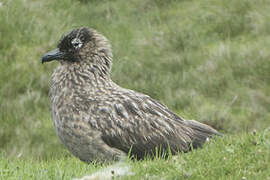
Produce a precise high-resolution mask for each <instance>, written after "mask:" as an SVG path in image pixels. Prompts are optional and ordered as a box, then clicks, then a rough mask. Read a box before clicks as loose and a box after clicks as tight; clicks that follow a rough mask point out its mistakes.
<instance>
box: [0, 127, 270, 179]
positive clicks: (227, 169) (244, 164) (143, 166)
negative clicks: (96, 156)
mask: <svg viewBox="0 0 270 180" xmlns="http://www.w3.org/2000/svg"><path fill="white" fill-rule="evenodd" d="M269 135H270V129H268V130H265V131H262V132H259V133H258V132H257V133H253V134H251V133H250V134H242V135H237V136H236V135H235V136H228V137H225V138H222V139H221V138H219V139H217V140H216V141H210V143H208V144H206V145H205V146H204V147H203V148H202V149H198V150H194V151H192V152H190V153H180V154H179V155H178V156H173V157H169V159H162V158H158V157H157V158H156V159H154V160H150V159H146V160H143V161H134V162H133V161H131V160H127V161H126V162H125V163H126V164H128V165H130V166H131V171H132V173H133V174H132V175H129V176H126V177H123V178H121V179H244V178H246V179H270V172H269V168H270V164H269V162H270V150H269V149H270V141H269V139H267V138H269V137H267V136H269ZM266 137H267V138H266ZM217 152H218V153H217ZM0 160H1V161H0V178H1V179H72V178H78V177H82V176H84V175H87V174H91V173H93V172H95V171H98V170H101V169H102V168H103V167H102V166H101V165H96V166H94V165H93V164H90V165H88V164H85V163H82V162H80V161H79V160H78V159H75V158H74V157H68V156H61V158H57V159H55V158H53V159H50V160H41V161H35V160H21V159H17V160H8V159H6V158H3V159H0Z"/></svg>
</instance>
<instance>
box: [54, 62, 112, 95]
mask: <svg viewBox="0 0 270 180" xmlns="http://www.w3.org/2000/svg"><path fill="white" fill-rule="evenodd" d="M113 85H114V83H113V82H112V80H111V77H110V72H108V71H106V69H104V68H102V67H99V66H95V65H93V64H84V63H73V64H61V65H60V66H59V67H58V68H57V69H56V70H55V71H54V73H53V76H52V86H59V87H60V89H61V87H64V88H69V89H71V90H75V89H85V88H87V89H89V90H90V89H91V90H92V91H95V90H97V91H98V90H99V89H104V88H109V87H111V86H113Z"/></svg>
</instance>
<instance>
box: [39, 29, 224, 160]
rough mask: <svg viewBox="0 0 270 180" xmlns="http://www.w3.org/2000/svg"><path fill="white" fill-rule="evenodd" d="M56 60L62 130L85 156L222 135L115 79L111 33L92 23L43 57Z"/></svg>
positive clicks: (180, 148)
mask: <svg viewBox="0 0 270 180" xmlns="http://www.w3.org/2000/svg"><path fill="white" fill-rule="evenodd" d="M53 60H56V61H58V62H59V66H58V67H57V68H56V69H55V70H54V72H53V74H52V77H51V82H50V91H49V97H50V104H51V106H50V109H51V116H52V120H53V124H54V128H55V131H56V134H57V135H58V137H59V139H60V140H61V142H62V143H63V144H64V145H65V146H66V148H67V149H68V150H69V151H70V152H71V153H72V154H73V155H74V156H76V157H77V158H79V159H80V160H82V161H84V162H87V163H92V162H102V163H104V162H112V161H118V160H121V159H122V158H123V157H127V156H130V157H133V158H135V159H139V160H140V159H144V158H145V157H149V156H150V157H155V156H156V155H157V153H158V152H159V153H163V154H168V153H171V154H172V155H177V154H178V153H179V152H188V151H191V150H192V149H193V148H197V147H201V146H202V145H203V144H204V142H206V141H208V140H209V138H211V137H214V136H219V135H220V133H219V132H218V131H217V130H215V129H214V128H212V127H210V126H208V125H206V124H203V123H200V122H198V121H195V120H185V119H184V118H182V117H180V116H179V115H177V114H176V113H174V112H173V111H171V110H169V109H168V107H167V106H166V105H163V104H162V103H160V102H158V101H157V100H155V99H153V98H151V97H150V96H148V95H145V94H143V93H139V92H136V91H133V90H130V89H125V88H122V87H120V86H119V85H117V84H116V83H115V82H113V80H112V79H111V76H110V75H111V67H112V61H113V55H112V50H111V45H110V43H109V41H108V39H107V38H106V37H105V36H104V35H102V34H101V33H99V32H98V31H96V30H95V29H92V28H88V27H79V28H76V29H73V30H71V31H70V32H68V33H67V34H65V35H64V36H62V38H61V39H60V40H59V42H58V45H57V48H56V49H55V50H52V51H50V52H48V53H46V54H44V55H43V56H42V58H41V61H42V64H43V63H46V62H49V61H53Z"/></svg>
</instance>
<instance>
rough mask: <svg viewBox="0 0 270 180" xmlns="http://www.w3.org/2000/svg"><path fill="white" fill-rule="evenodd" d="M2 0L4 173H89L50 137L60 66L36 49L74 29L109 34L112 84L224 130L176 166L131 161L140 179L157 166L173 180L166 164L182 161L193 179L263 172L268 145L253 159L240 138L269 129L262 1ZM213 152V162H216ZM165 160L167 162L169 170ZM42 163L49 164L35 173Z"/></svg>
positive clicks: (267, 18)
mask: <svg viewBox="0 0 270 180" xmlns="http://www.w3.org/2000/svg"><path fill="white" fill-rule="evenodd" d="M1 2H2V5H1V6H0V15H1V16H0V39H1V43H0V72H1V76H0V124H1V125H0V151H1V156H2V158H1V159H0V164H1V169H2V171H0V173H1V174H0V175H1V176H2V177H5V178H6V177H10V178H12V177H13V175H16V176H17V177H25V179H27V178H28V177H29V176H32V178H33V179H35V176H37V177H38V176H40V177H41V176H44V178H45V179H46V177H49V178H50V174H51V175H52V177H51V179H53V178H54V176H53V174H54V173H53V172H55V173H56V174H55V177H57V178H61V176H62V175H63V174H61V173H63V172H62V170H61V169H62V168H63V171H64V172H65V173H70V174H69V175H67V177H71V176H75V177H77V176H81V175H83V174H84V173H85V174H87V173H89V172H91V171H92V170H93V171H94V170H95V168H94V167H92V166H87V165H85V164H82V163H80V162H78V161H77V160H75V159H73V158H71V157H70V155H69V153H68V152H67V151H66V150H65V148H64V147H63V146H62V145H61V144H60V142H59V140H58V139H57V137H56V135H55V132H54V129H53V126H52V122H51V118H50V114H49V98H48V90H49V86H48V82H49V79H50V74H51V73H52V71H53V69H54V68H55V67H56V66H57V64H56V63H51V64H48V65H46V66H42V65H41V63H40V61H41V60H40V58H41V56H42V55H43V54H44V53H45V52H47V51H48V50H51V49H53V48H54V47H55V45H56V43H57V41H58V39H60V37H61V35H62V34H63V33H65V32H68V31H69V30H71V29H73V28H75V27H78V26H88V27H92V28H95V29H97V30H98V31H100V32H101V33H103V34H104V35H105V36H107V37H108V39H109V40H110V41H111V43H112V47H113V52H114V66H113V72H112V78H113V79H114V81H115V82H117V83H118V84H120V85H121V86H123V87H126V88H131V89H134V90H137V91H140V92H143V93H146V94H149V95H150V96H152V97H153V98H155V99H158V100H159V101H161V102H163V103H164V104H166V105H168V106H169V108H170V109H172V110H173V111H175V112H177V113H178V114H179V115H181V116H183V117H184V118H186V119H196V120H199V121H201V122H204V123H207V124H210V125H212V126H213V127H215V128H217V129H219V130H220V131H222V132H223V133H225V134H226V136H228V137H226V138H225V140H224V141H223V140H221V141H219V142H217V144H215V143H214V144H211V145H210V146H206V147H205V148H204V149H202V150H199V151H196V152H192V153H189V154H185V155H183V156H182V155H181V157H179V158H180V159H179V163H174V161H165V160H156V161H153V162H152V161H147V162H146V163H147V164H148V165H149V168H143V167H144V166H143V164H144V162H138V163H131V164H132V167H133V168H135V169H136V168H137V169H136V173H138V177H144V175H143V173H150V176H154V175H155V173H157V174H159V175H162V172H163V175H162V176H164V177H167V176H168V177H167V178H169V177H170V178H171V179H173V178H174V177H175V178H176V177H178V175H177V174H175V173H177V172H178V171H176V172H175V173H173V172H172V171H174V170H176V169H177V168H178V165H179V164H181V163H180V162H182V160H181V159H182V158H184V160H185V158H186V160H185V162H187V164H186V165H183V166H182V165H181V166H180V167H181V168H183V169H182V170H183V171H184V170H185V171H187V174H189V173H191V174H192V175H191V177H194V178H200V177H199V175H200V174H202V177H206V174H207V173H209V174H211V175H212V176H213V179H214V177H216V178H217V176H218V175H219V176H220V177H221V178H224V179H225V175H229V176H230V175H231V178H233V177H234V176H236V177H241V176H248V172H249V171H250V172H251V177H254V178H255V177H256V176H255V175H260V174H261V176H260V177H261V178H262V179H264V178H263V177H267V174H266V171H265V169H264V167H268V168H269V164H267V163H266V162H267V161H264V160H267V158H268V160H269V147H268V151H267V149H266V147H264V149H263V148H261V152H262V153H261V154H264V155H265V156H266V157H267V158H261V156H259V155H258V156H256V154H257V150H258V149H257V146H253V145H252V144H251V143H249V139H250V136H248V135H245V133H247V132H250V131H252V130H253V129H257V130H258V132H260V133H261V134H262V133H263V132H264V130H265V129H266V128H267V127H269V126H270V93H269V92H270V51H269V49H270V14H269V10H270V3H269V2H268V1H267V0H257V1H254V0H241V1H235V0H227V1H220V0H206V1H195V0H190V1H184V0H182V1H176V0H167V1H164V0H130V1H126V0H114V1H105V0H100V1H98V0H88V1H87V0H81V1H78V0H62V1H53V0H47V1H34V0H12V1H11V0H2V1H1ZM230 134H234V135H232V136H231V135H230ZM242 140H243V142H242ZM234 143H236V144H234ZM241 143H244V144H246V145H247V146H242V145H241ZM229 144H231V146H232V147H233V149H234V148H235V149H236V150H233V152H232V153H231V156H230V157H229V156H228V159H230V158H231V159H230V160H231V162H230V163H229V161H221V160H220V159H219V158H221V159H222V158H223V153H228V152H227V151H226V147H229V146H230V145H229ZM229 151H230V150H229ZM221 152H223V153H221ZM206 154H207V156H206ZM258 154H260V153H258ZM215 157H216V158H217V159H218V160H219V161H214V160H213V159H215ZM249 157H253V158H251V159H249ZM226 158H227V157H226ZM252 159H253V160H252ZM257 159H258V160H257ZM191 161H192V162H191ZM197 161H198V163H197ZM212 161H213V162H216V164H212V163H210V162H212ZM67 162H70V163H74V164H69V163H67ZM222 162H224V164H223V163H222ZM226 162H227V163H226ZM268 162H269V161H268ZM167 163H168V164H169V166H168V167H172V170H170V171H169V172H170V174H168V175H166V173H165V172H166V171H165V170H166V167H167ZM207 163H209V164H207ZM253 163H254V164H253ZM214 166H215V167H214ZM245 166H246V167H247V168H245ZM16 167H19V168H18V170H15V169H16ZM43 167H44V168H45V169H48V171H44V173H43V174H42V173H40V170H41V169H42V168H43ZM147 167H148V166H147ZM191 167H192V168H191ZM257 167H258V168H257ZM44 168H43V169H44ZM227 168H228V170H227ZM238 168H240V169H242V170H241V171H238ZM1 169H0V170H1ZM65 169H66V171H65ZM70 169H72V170H70ZM78 169H80V170H78ZM207 169H208V170H207ZM209 169H210V170H209ZM69 170H70V171H69ZM148 170H149V172H148ZM146 171H147V172H146ZM189 171H191V172H189ZM31 172H32V173H31ZM45 172H46V173H45ZM180 172H181V171H180ZM218 172H219V173H218ZM260 172H261V173H260ZM12 173H15V174H12ZM16 173H18V174H16ZM72 173H73V174H72ZM77 173H78V174H77ZM226 173H227V174H226ZM237 173H238V174H237ZM246 174H247V175H246ZM252 174H253V175H252ZM182 175H183V173H182ZM182 175H181V173H180V174H179V177H181V176H182ZM1 176H0V177H1ZM207 177H208V176H207ZM268 177H269V174H268ZM37 179H39V178H37ZM238 179H239V178H238Z"/></svg>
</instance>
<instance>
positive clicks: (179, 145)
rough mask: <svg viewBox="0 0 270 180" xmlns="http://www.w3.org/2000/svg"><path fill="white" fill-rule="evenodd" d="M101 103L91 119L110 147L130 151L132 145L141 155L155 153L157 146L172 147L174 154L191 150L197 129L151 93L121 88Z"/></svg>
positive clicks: (165, 148)
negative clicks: (193, 128) (156, 99)
mask: <svg viewBox="0 0 270 180" xmlns="http://www.w3.org/2000/svg"><path fill="white" fill-rule="evenodd" d="M103 98H104V96H103ZM99 102H100V103H99V105H98V106H97V107H96V108H93V109H94V111H95V114H97V116H96V117H93V118H91V119H92V121H91V123H92V124H91V125H92V126H93V125H94V126H96V127H95V128H97V129H99V131H101V132H102V139H103V141H104V142H105V143H106V144H108V145H109V146H110V147H113V148H117V149H120V150H122V151H124V152H126V153H128V152H129V151H130V148H131V153H132V154H134V155H135V156H137V158H142V157H144V156H145V154H147V153H149V154H152V153H154V152H155V149H156V147H158V148H160V149H161V150H165V151H166V152H167V149H168V146H170V149H171V152H172V153H173V154H175V153H176V152H178V151H188V150H189V148H190V143H191V142H192V134H193V130H192V129H191V128H190V127H188V126H186V125H185V123H184V122H185V120H183V119H182V118H180V117H179V116H177V115H176V114H174V113H173V112H171V111H170V110H169V109H168V108H167V107H166V106H164V105H162V104H160V103H159V102H157V101H155V100H153V99H152V98H150V97H149V96H146V95H143V94H140V93H137V92H134V91H130V90H122V91H119V89H118V91H112V92H111V93H110V96H108V97H107V98H106V99H102V100H100V101H99ZM112 102H113V103H112ZM91 114H94V112H93V113H91ZM93 120H94V121H95V122H93Z"/></svg>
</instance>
